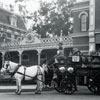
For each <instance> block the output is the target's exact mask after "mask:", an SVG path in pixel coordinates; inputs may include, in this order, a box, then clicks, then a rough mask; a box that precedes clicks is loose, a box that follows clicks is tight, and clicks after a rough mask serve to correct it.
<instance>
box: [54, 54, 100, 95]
mask: <svg viewBox="0 0 100 100" xmlns="http://www.w3.org/2000/svg"><path fill="white" fill-rule="evenodd" d="M54 76H55V77H54V78H53V82H54V88H55V89H56V90H57V91H58V92H62V93H64V94H73V93H74V92H75V91H77V86H78V84H77V81H78V79H79V77H81V76H82V77H85V84H84V86H87V88H88V89H89V90H90V91H91V92H93V93H95V94H99V93H100V56H99V55H72V56H70V57H67V58H66V57H64V56H61V57H59V59H58V62H57V63H54Z"/></svg>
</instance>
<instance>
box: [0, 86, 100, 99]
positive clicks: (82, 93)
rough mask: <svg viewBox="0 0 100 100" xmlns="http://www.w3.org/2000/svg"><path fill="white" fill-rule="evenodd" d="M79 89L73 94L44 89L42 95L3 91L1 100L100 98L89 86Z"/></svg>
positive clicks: (0, 95)
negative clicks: (90, 90) (88, 88)
mask: <svg viewBox="0 0 100 100" xmlns="http://www.w3.org/2000/svg"><path fill="white" fill-rule="evenodd" d="M78 90H79V91H78V92H76V93H74V94H72V95H64V94H60V93H58V92H56V91H55V90H50V91H44V92H43V93H42V94H41V95H37V94H34V91H33V92H32V91H31V92H22V94H21V95H16V94H15V93H14V92H3V93H2V92H1V93H0V100H62V99H63V100H100V95H94V94H92V93H90V92H89V91H88V90H87V88H83V87H82V88H79V89H78Z"/></svg>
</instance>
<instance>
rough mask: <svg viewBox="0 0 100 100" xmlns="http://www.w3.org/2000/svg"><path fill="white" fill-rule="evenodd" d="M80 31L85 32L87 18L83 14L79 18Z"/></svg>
mask: <svg viewBox="0 0 100 100" xmlns="http://www.w3.org/2000/svg"><path fill="white" fill-rule="evenodd" d="M81 31H87V17H86V15H85V14H84V15H82V16H81Z"/></svg>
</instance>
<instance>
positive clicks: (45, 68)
mask: <svg viewBox="0 0 100 100" xmlns="http://www.w3.org/2000/svg"><path fill="white" fill-rule="evenodd" d="M42 68H43V70H44V71H45V72H48V65H47V64H46V63H44V64H42Z"/></svg>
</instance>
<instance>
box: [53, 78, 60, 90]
mask: <svg viewBox="0 0 100 100" xmlns="http://www.w3.org/2000/svg"><path fill="white" fill-rule="evenodd" d="M53 83H54V89H55V90H56V91H57V92H61V88H60V86H59V85H58V80H57V78H56V79H54V80H53Z"/></svg>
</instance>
